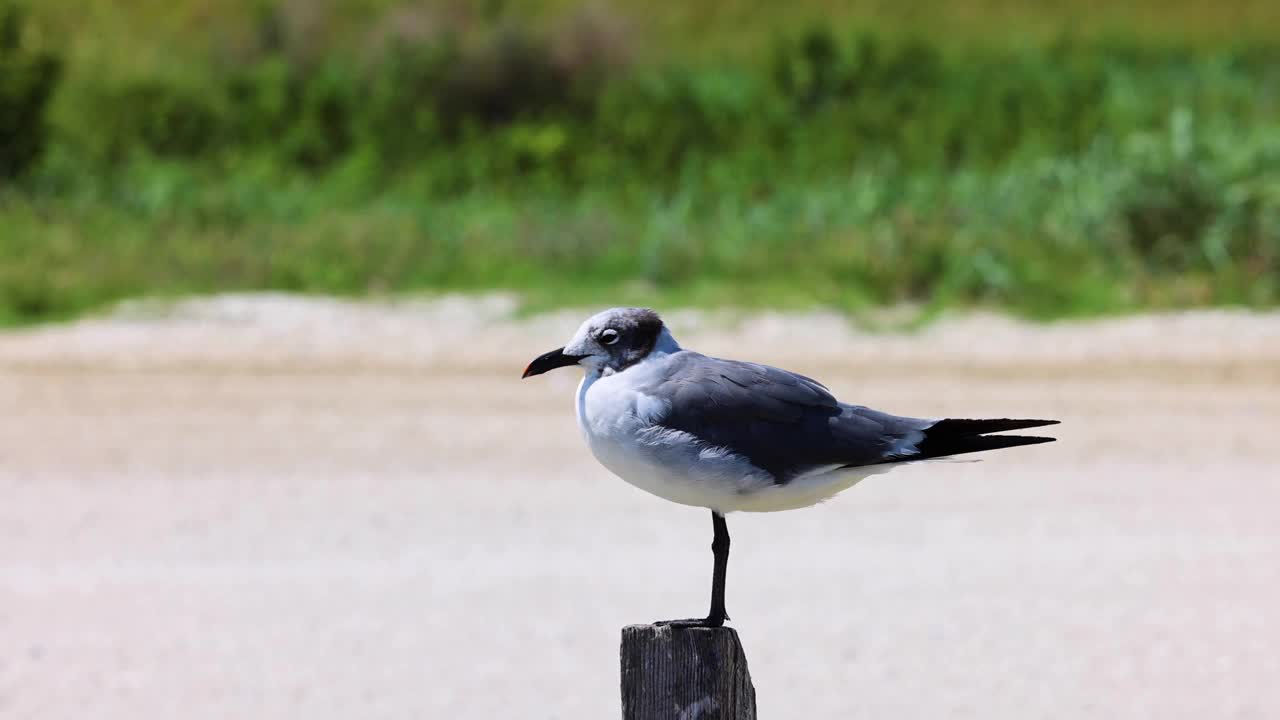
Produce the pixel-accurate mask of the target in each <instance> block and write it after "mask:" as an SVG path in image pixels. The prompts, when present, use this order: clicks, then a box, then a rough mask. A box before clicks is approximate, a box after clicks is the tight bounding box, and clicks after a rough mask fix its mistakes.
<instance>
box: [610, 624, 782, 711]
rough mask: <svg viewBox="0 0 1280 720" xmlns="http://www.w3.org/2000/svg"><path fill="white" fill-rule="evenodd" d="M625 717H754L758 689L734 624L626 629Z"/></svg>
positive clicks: (623, 667)
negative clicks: (717, 626)
mask: <svg viewBox="0 0 1280 720" xmlns="http://www.w3.org/2000/svg"><path fill="white" fill-rule="evenodd" d="M621 655H622V717H623V720H755V717H756V690H755V687H754V686H752V684H751V674H750V673H749V672H748V670H747V656H746V654H745V653H743V651H742V643H741V642H740V641H739V640H738V633H737V632H736V631H735V630H733V629H732V628H727V627H722V628H671V627H668V626H664V625H628V626H627V627H625V628H623V629H622V651H621Z"/></svg>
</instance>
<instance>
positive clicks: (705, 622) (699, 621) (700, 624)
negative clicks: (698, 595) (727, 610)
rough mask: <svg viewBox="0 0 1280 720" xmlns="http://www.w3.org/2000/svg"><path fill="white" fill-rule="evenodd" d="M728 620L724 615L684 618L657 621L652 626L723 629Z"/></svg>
mask: <svg viewBox="0 0 1280 720" xmlns="http://www.w3.org/2000/svg"><path fill="white" fill-rule="evenodd" d="M728 619H729V616H728V615H725V616H722V617H716V616H709V617H704V618H684V619H683V620H659V621H658V622H655V623H654V625H660V626H665V627H669V628H678V629H686V628H718V627H723V626H724V621H725V620H728Z"/></svg>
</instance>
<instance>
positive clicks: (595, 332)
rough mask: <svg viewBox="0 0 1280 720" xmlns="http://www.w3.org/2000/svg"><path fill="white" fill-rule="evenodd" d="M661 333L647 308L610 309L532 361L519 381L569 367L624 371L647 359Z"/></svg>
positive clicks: (655, 316)
mask: <svg viewBox="0 0 1280 720" xmlns="http://www.w3.org/2000/svg"><path fill="white" fill-rule="evenodd" d="M663 330H664V328H663V324H662V318H660V317H658V313H656V312H654V311H652V310H650V309H648V308H611V309H609V310H605V311H604V312H601V313H597V314H596V315H593V316H591V317H590V318H587V320H586V322H584V323H582V325H581V326H580V327H579V328H578V331H577V332H576V333H574V334H573V338H572V339H571V340H569V342H568V344H566V345H565V346H564V347H562V348H556V349H555V350H552V351H551V352H547V353H543V354H542V355H539V356H538V357H536V358H534V359H533V362H531V363H529V366H528V367H527V368H525V370H524V374H523V375H521V377H526V378H527V377H532V376H534V375H541V374H542V373H544V372H547V371H548V370H555V369H556V368H560V367H568V366H569V365H582V366H583V367H585V368H586V369H587V370H588V371H591V370H597V371H606V370H612V371H613V372H618V371H620V370H625V369H626V368H628V367H631V366H632V365H634V364H635V363H637V362H640V361H641V360H643V359H645V358H646V357H648V355H649V353H650V352H652V351H653V349H654V347H655V346H656V345H657V344H658V341H659V338H660V337H662V336H663V335H664V332H663ZM668 337H669V336H668ZM672 343H673V344H674V341H672Z"/></svg>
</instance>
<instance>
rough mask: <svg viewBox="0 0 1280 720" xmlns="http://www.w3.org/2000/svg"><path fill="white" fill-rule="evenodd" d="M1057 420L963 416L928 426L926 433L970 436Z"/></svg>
mask: <svg viewBox="0 0 1280 720" xmlns="http://www.w3.org/2000/svg"><path fill="white" fill-rule="evenodd" d="M1058 423H1059V421H1058V420H1032V419H1026V418H989V419H983V420H969V419H964V418H947V419H946V420H939V421H938V422H936V423H934V424H933V425H931V426H929V429H928V430H926V431H925V432H926V433H936V434H938V435H950V436H953V437H972V436H974V435H986V434H987V433H997V432H1005V431H1008V430H1026V429H1028V428H1035V427H1046V426H1048V425H1057V424H1058Z"/></svg>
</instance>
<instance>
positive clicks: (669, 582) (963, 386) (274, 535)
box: [0, 297, 1280, 720]
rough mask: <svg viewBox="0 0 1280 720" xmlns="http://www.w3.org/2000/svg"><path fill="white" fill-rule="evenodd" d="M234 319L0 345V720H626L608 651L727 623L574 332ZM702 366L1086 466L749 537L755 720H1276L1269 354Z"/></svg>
mask: <svg viewBox="0 0 1280 720" xmlns="http://www.w3.org/2000/svg"><path fill="white" fill-rule="evenodd" d="M510 313H511V303H510V301H508V300H506V299H503V298H500V297H496V298H491V299H488V300H484V301H463V300H445V301H438V302H432V303H410V304H401V305H394V306H372V305H346V304H342V303H337V302H331V301H323V300H308V301H302V300H295V299H290V298H281V297H230V298H222V299H217V300H212V301H204V302H199V303H192V304H188V305H184V306H181V307H179V308H177V309H176V310H174V311H171V312H159V311H156V310H154V309H149V308H146V307H142V308H136V309H134V310H131V311H128V312H126V313H124V314H123V315H119V316H115V317H112V318H107V319H97V320H91V321H85V322H81V323H77V324H74V325H68V326H57V327H48V328H40V329H35V330H27V331H22V332H9V333H5V334H0V408H3V414H2V415H0V717H3V718H4V719H5V720H18V719H19V718H40V719H41V720H54V719H61V718H76V719H81V718H192V719H197V718H308V719H313V718H362V719H373V718H486V719H487V718H574V719H577V718H583V719H585V718H607V717H616V716H617V715H618V690H617V673H618V667H617V666H618V662H617V642H618V630H619V628H620V627H621V626H622V625H624V624H626V623H632V622H644V621H648V620H653V619H657V618H662V617H671V616H685V615H690V614H695V613H699V612H701V611H703V610H704V609H705V602H706V597H705V596H706V592H707V583H708V574H709V565H710V552H709V551H708V549H707V546H708V544H709V541H710V527H709V526H710V523H709V521H708V519H707V517H706V514H705V512H704V511H701V510H697V509H693V508H684V507H678V506H674V505H669V504H667V503H664V502H663V501H661V500H658V499H656V498H652V497H649V496H647V495H644V494H643V493H641V492H640V491H638V490H635V489H633V488H631V487H630V486H628V485H626V484H624V483H622V482H621V481H619V480H617V479H615V478H613V477H611V476H610V475H608V474H607V472H606V471H605V470H603V469H602V468H600V467H598V466H597V465H596V464H595V463H594V461H593V460H592V459H591V458H590V456H589V455H588V454H587V452H586V450H585V448H584V447H583V446H582V444H581V441H580V439H579V437H578V434H577V429H576V427H575V425H574V420H573V416H572V410H571V405H572V401H571V396H572V392H573V388H574V385H575V384H576V382H577V377H575V376H572V375H571V373H569V372H562V373H558V374H552V375H548V376H546V377H542V378H538V379H536V380H529V381H525V382H521V381H519V380H518V379H517V375H518V373H519V370H520V369H521V368H522V367H523V365H524V363H525V362H526V361H527V360H528V359H529V358H531V357H532V356H533V355H535V354H536V353H538V352H541V351H543V350H546V349H549V348H551V347H554V346H556V345H559V344H562V341H563V340H564V339H567V337H568V335H569V334H570V333H571V331H572V329H573V327H574V326H575V325H576V323H577V321H578V320H579V319H580V317H579V314H577V313H561V314H556V315H549V316H542V317H538V318H533V319H530V320H514V319H512V318H511V315H510ZM668 320H669V323H670V324H671V325H672V326H673V328H674V330H675V331H676V332H677V336H678V337H680V338H681V339H682V341H683V342H684V343H685V344H686V345H687V346H692V347H697V348H699V349H703V350H704V351H708V352H712V353H716V354H725V355H733V356H736V357H742V358H749V359H756V360H761V361H767V362H772V363H775V364H781V365H784V366H786V367H789V368H792V369H795V370H799V371H804V372H807V373H809V374H812V375H815V376H817V377H819V378H821V379H823V380H825V381H827V382H828V384H829V385H830V386H831V387H832V388H833V389H834V390H835V391H837V393H838V394H839V395H840V396H842V397H844V398H845V399H847V400H851V401H856V402H861V403H865V404H870V405H874V406H882V407H884V408H885V409H889V410H894V411H898V412H904V413H912V414H919V415H927V416H934V415H948V414H958V415H997V416H1003V415H1032V416H1054V417H1059V418H1061V419H1062V420H1063V421H1064V424H1063V425H1062V426H1061V427H1060V428H1059V429H1058V430H1059V432H1058V436H1059V437H1060V439H1061V442H1058V443H1055V444H1053V445H1045V446H1038V447H1034V448H1024V449H1019V450H1011V451H1006V452H1005V453H1001V454H996V455H995V456H991V457H989V459H987V460H986V461H984V462H981V463H964V464H960V463H953V464H932V465H928V466H924V467H919V468H911V469H906V470H902V471H898V472H895V473H892V474H889V475H885V476H879V477H874V478H871V479H869V480H867V481H866V482H864V483H862V484H861V485H859V486H858V487H856V488H854V489H853V490H851V491H849V492H847V493H845V494H844V495H842V496H840V497H839V498H837V499H836V500H834V501H832V502H830V503H828V504H826V505H824V506H821V507H818V508H815V509H811V510H805V511H799V512H791V513H782V514H774V515H733V516H731V517H730V518H729V528H730V530H731V532H732V533H733V539H734V540H733V541H734V545H733V553H734V555H733V558H732V562H731V565H730V575H729V583H730V585H729V611H730V614H731V615H733V618H734V625H735V626H736V627H737V628H738V629H739V631H740V633H741V635H742V638H743V642H744V644H745V646H746V649H747V654H748V658H749V660H750V663H751V668H752V673H753V676H754V678H755V682H756V687H757V691H758V695H759V703H760V708H761V716H762V717H764V718H773V719H779V718H861V717H866V718H872V717H874V718H930V719H932V718H1018V719H1023V718H1071V719H1073V720H1074V719H1077V718H1161V719H1162V720H1167V719H1170V718H1189V719H1190V718H1195V719H1196V720H1201V719H1203V718H1275V717H1280V683H1277V679H1278V678H1280V614H1278V613H1280V611H1277V608H1278V607H1280V520H1278V516H1280V471H1278V468H1280V439H1277V431H1280V315H1274V314H1273V315H1249V314H1243V313H1200V314H1189V315H1175V316H1162V317H1145V318H1130V319H1119V320H1108V321H1102V322H1094V323H1087V324H1074V323H1071V324H1060V325H1051V326H1038V327H1037V326H1024V325H1020V324H1018V323H1014V322H1011V321H1007V320H1002V319H999V318H993V317H983V316H978V317H970V318H963V319H956V320H949V321H945V322H943V323H941V324H938V325H935V326H933V327H931V328H929V329H928V330H926V331H924V332H922V333H919V334H915V335H866V334H862V333H859V332H856V331H854V330H851V329H850V328H849V327H847V326H846V325H845V324H844V323H843V322H841V321H840V320H839V319H838V318H835V317H831V316H824V315H806V316H784V315H760V316H752V317H738V316H728V315H693V314H677V315H673V316H671V317H670V318H668Z"/></svg>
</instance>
